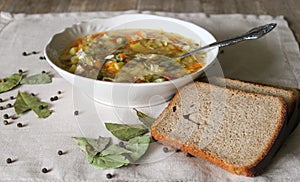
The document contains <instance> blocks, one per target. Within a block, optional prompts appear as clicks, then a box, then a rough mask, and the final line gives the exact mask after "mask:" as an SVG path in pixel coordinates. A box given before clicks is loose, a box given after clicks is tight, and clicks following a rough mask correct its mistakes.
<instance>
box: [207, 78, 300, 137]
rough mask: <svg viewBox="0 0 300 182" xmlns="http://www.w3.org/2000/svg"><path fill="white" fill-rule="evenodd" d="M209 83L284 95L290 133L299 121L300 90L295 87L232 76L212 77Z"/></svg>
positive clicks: (277, 95) (265, 93) (247, 90)
mask: <svg viewBox="0 0 300 182" xmlns="http://www.w3.org/2000/svg"><path fill="white" fill-rule="evenodd" d="M208 81H209V83H210V84H214V85H217V86H221V87H226V88H231V89H237V90H242V91H245V92H250V93H258V94H263V95H272V96H276V97H282V98H283V99H284V101H285V102H286V104H287V110H288V118H287V120H288V123H287V125H288V126H287V128H288V129H287V131H286V132H287V133H288V134H290V133H291V132H292V131H293V130H294V129H295V128H296V126H297V125H298V123H299V120H300V118H299V114H298V110H299V97H300V96H299V90H298V89H295V88H286V87H276V86H271V85H265V84H258V83H252V82H246V81H241V80H234V79H230V78H220V77H212V78H209V80H208Z"/></svg>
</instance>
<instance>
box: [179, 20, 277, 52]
mask: <svg viewBox="0 0 300 182" xmlns="http://www.w3.org/2000/svg"><path fill="white" fill-rule="evenodd" d="M275 27H276V23H270V24H266V25H263V26H259V27H255V28H253V29H251V30H249V31H248V32H246V33H245V34H243V35H240V36H237V37H234V38H230V39H226V40H221V41H218V42H214V43H211V44H209V45H206V46H203V47H200V48H198V49H195V50H192V51H190V52H188V53H185V54H183V55H181V56H180V57H181V58H184V57H187V56H189V55H191V54H194V53H196V52H199V51H203V50H204V49H208V48H212V47H224V46H229V45H233V44H236V43H239V42H241V41H245V40H254V39H259V38H260V37H262V36H264V35H265V34H267V33H269V32H270V31H272V30H273V29H274V28H275Z"/></svg>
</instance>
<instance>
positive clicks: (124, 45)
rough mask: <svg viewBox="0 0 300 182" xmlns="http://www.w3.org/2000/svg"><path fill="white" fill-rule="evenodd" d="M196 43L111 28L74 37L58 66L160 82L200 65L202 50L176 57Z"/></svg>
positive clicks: (93, 74) (102, 76)
mask: <svg viewBox="0 0 300 182" xmlns="http://www.w3.org/2000/svg"><path fill="white" fill-rule="evenodd" d="M199 46H200V45H199V44H197V43H195V42H194V41H193V40H191V39H188V38H184V37H183V36H181V35H178V34H175V33H169V32H164V31H161V30H151V29H122V30H112V31H105V32H99V33H95V34H90V35H87V36H84V37H82V38H79V39H77V40H76V41H75V42H74V43H72V45H70V46H69V47H68V48H66V49H65V50H64V51H63V53H62V54H61V55H60V58H59V59H60V62H59V66H60V67H61V68H63V69H65V70H66V71H69V72H71V73H74V74H76V75H81V76H84V77H88V78H92V79H97V80H103V81H111V82H130V83H145V82H163V81H168V80H172V79H176V78H180V77H183V76H185V75H188V74H191V73H194V72H196V71H198V70H199V69H200V68H202V67H203V66H204V65H205V62H204V58H205V56H206V54H204V53H201V54H200V53H197V54H193V55H190V56H188V57H185V58H179V56H181V55H183V54H184V53H187V52H189V51H191V50H193V49H196V48H198V47H199Z"/></svg>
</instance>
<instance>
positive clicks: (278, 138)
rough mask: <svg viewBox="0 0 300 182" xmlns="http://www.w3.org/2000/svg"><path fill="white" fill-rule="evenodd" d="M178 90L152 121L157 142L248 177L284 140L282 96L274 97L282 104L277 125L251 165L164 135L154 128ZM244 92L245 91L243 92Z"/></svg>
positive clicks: (260, 170)
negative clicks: (272, 134)
mask: <svg viewBox="0 0 300 182" xmlns="http://www.w3.org/2000/svg"><path fill="white" fill-rule="evenodd" d="M194 84H199V83H197V82H195V83H194ZM205 84H208V83H205ZM215 87H217V86H215ZM231 90H234V89H231ZM180 91H181V90H179V92H180ZM179 92H177V93H176V95H175V96H174V98H173V99H172V100H171V101H170V103H169V105H168V106H167V108H166V109H165V110H164V111H163V112H162V113H161V114H160V116H159V117H158V119H157V120H156V121H155V122H154V123H153V125H152V127H151V135H152V136H153V138H154V139H156V140H157V141H158V142H160V143H162V144H164V145H168V146H172V147H174V148H178V149H180V150H181V151H184V152H187V153H190V154H192V155H194V156H196V157H199V158H202V159H204V160H206V161H208V162H211V163H213V164H215V165H217V166H219V167H221V168H223V169H225V170H227V171H229V172H231V173H233V174H237V175H245V176H249V177H252V176H256V175H259V174H261V173H262V171H263V169H264V168H265V167H266V166H267V165H268V164H269V162H270V161H271V159H272V157H273V156H274V155H275V153H276V152H277V151H278V149H279V147H280V146H281V144H282V142H283V141H284V138H285V137H286V135H287V133H286V132H284V128H286V120H287V115H286V110H287V105H286V103H285V101H284V100H283V99H282V98H279V97H276V98H277V99H279V101H280V103H281V106H282V107H281V118H279V119H278V122H279V125H278V127H277V129H276V131H275V133H274V136H273V138H272V139H271V141H270V143H269V144H268V145H267V146H266V150H265V151H264V152H263V153H262V154H261V156H260V158H258V159H257V160H256V161H255V162H254V163H253V164H252V165H251V166H238V165H234V164H231V163H228V162H226V161H224V160H222V159H221V158H219V157H217V156H214V155H213V154H211V153H209V152H208V151H205V150H203V149H199V148H197V147H195V146H192V145H187V144H185V143H183V142H181V141H179V140H177V139H174V138H171V137H169V136H165V135H163V134H161V133H159V132H158V131H157V130H156V126H157V124H158V123H159V118H161V117H163V115H165V114H166V113H167V110H169V109H172V107H173V106H174V102H175V101H176V100H177V99H178V97H179ZM241 92H244V91H241ZM244 93H246V92H244ZM248 94H249V93H248ZM250 94H253V93H250ZM253 95H259V94H253Z"/></svg>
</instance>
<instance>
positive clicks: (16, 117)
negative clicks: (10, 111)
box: [10, 115, 18, 120]
mask: <svg viewBox="0 0 300 182" xmlns="http://www.w3.org/2000/svg"><path fill="white" fill-rule="evenodd" d="M10 119H13V120H15V119H18V116H16V115H13V116H10Z"/></svg>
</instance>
